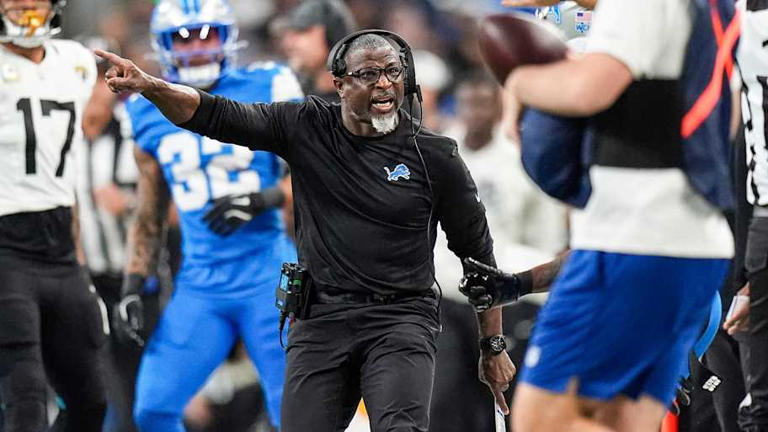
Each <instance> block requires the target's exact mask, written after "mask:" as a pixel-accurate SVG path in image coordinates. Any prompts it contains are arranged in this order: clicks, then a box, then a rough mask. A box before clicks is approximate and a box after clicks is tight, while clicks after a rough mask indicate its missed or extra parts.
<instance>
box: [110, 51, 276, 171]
mask: <svg viewBox="0 0 768 432" xmlns="http://www.w3.org/2000/svg"><path fill="white" fill-rule="evenodd" d="M95 53H96V55H98V56H100V57H102V58H104V59H106V60H108V61H109V62H110V63H112V67H111V68H110V69H109V70H108V71H107V73H106V74H105V78H106V81H107V85H108V86H109V88H110V90H112V91H113V92H115V93H121V92H136V93H141V94H142V96H144V97H145V98H147V100H149V101H150V102H152V103H153V104H154V105H155V106H156V107H157V108H158V109H159V110H160V112H161V113H162V114H163V115H164V116H165V117H166V118H168V120H170V121H171V122H173V123H174V124H176V125H178V126H179V127H182V128H184V129H187V130H190V131H192V132H195V133H198V134H200V135H205V136H207V137H210V138H213V139H216V140H218V141H221V142H226V143H232V144H238V145H243V146H246V147H248V148H250V149H252V150H265V151H273V152H275V153H277V154H279V155H281V156H283V157H284V158H285V155H284V152H283V151H281V150H283V149H282V148H281V145H282V144H283V141H284V140H283V138H284V136H283V134H282V129H281V127H280V122H279V121H278V120H277V118H276V117H277V115H278V114H277V108H275V107H274V106H273V105H271V104H244V103H240V102H236V101H233V100H230V99H226V98H222V97H214V96H211V95H209V94H207V93H205V92H201V91H198V90H195V89H193V88H192V87H187V86H184V85H180V84H172V83H169V82H166V81H163V80H161V79H159V78H155V77H153V76H151V75H149V74H147V73H145V72H144V71H142V70H141V69H139V68H138V67H137V66H136V65H135V64H134V63H133V62H132V61H130V60H128V59H124V58H122V57H120V56H117V55H115V54H112V53H109V52H105V51H101V50H96V51H95ZM275 105H276V106H285V103H280V104H275Z"/></svg>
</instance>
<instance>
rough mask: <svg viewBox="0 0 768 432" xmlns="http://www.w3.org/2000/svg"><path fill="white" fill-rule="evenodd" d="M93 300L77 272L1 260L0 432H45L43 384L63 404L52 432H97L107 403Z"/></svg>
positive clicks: (102, 338) (100, 331)
mask: <svg viewBox="0 0 768 432" xmlns="http://www.w3.org/2000/svg"><path fill="white" fill-rule="evenodd" d="M97 299H98V296H97V295H96V293H95V292H91V291H90V290H89V287H88V285H87V282H86V280H85V278H84V275H82V274H81V270H80V268H79V267H78V266H77V265H61V264H41V263H37V262H34V261H27V260H21V259H9V258H3V259H2V262H0V399H2V401H3V403H4V404H5V412H4V417H5V432H42V431H44V430H46V428H47V418H46V401H47V397H46V377H47V379H48V382H50V384H51V385H52V386H53V388H54V389H55V390H56V392H57V394H58V395H59V396H60V397H61V398H62V399H63V401H64V403H65V404H66V408H65V415H63V416H61V417H60V419H58V420H57V424H56V430H60V431H66V432H75V431H77V432H99V431H101V425H102V422H103V419H104V411H105V406H106V403H105V391H104V385H103V368H102V362H101V360H100V357H99V348H100V347H101V345H102V344H103V342H104V341H105V339H106V335H105V332H104V327H103V326H104V321H103V320H104V318H103V315H102V309H101V307H100V306H99V303H98V300H97ZM63 419H66V420H63ZM62 422H65V424H61V423H62Z"/></svg>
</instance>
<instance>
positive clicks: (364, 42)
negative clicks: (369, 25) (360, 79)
mask: <svg viewBox="0 0 768 432" xmlns="http://www.w3.org/2000/svg"><path fill="white" fill-rule="evenodd" d="M378 48H389V49H392V50H394V51H395V52H397V50H395V47H394V46H392V43H391V42H389V40H387V38H385V37H384V36H381V35H377V34H370V33H369V34H364V35H362V36H359V37H357V38H355V39H354V40H353V41H352V43H351V44H350V45H349V48H347V52H346V53H344V61H345V62H347V64H349V58H350V56H351V55H352V54H353V53H355V52H357V51H360V50H368V49H378ZM347 72H349V71H347Z"/></svg>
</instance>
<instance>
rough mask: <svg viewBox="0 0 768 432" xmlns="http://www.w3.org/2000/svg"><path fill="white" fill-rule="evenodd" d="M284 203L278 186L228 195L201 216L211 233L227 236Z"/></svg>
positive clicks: (218, 200) (217, 200)
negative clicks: (248, 192) (249, 192)
mask: <svg viewBox="0 0 768 432" xmlns="http://www.w3.org/2000/svg"><path fill="white" fill-rule="evenodd" d="M284 202H285V194H284V193H283V191H282V189H280V187H278V186H274V187H271V188H268V189H264V190H263V191H261V192H254V193H251V194H246V195H228V196H225V197H222V198H218V199H216V200H214V202H213V208H211V209H210V210H209V211H208V213H206V214H205V216H203V220H204V221H205V222H206V223H207V224H208V227H209V228H210V229H211V231H213V232H215V233H216V234H218V235H221V236H228V235H230V234H232V233H233V232H235V230H237V229H238V228H240V227H241V226H243V225H245V224H247V223H248V222H250V221H251V219H253V218H254V217H256V216H257V215H259V213H261V212H263V211H264V210H267V209H269V208H272V207H279V206H281V205H283V203H284Z"/></svg>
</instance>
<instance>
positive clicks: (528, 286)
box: [516, 270, 533, 297]
mask: <svg viewBox="0 0 768 432" xmlns="http://www.w3.org/2000/svg"><path fill="white" fill-rule="evenodd" d="M516 276H517V279H518V281H519V283H520V285H519V288H518V294H517V295H518V296H519V297H522V296H524V295H526V294H530V293H532V292H533V273H532V272H531V271H530V270H526V271H524V272H522V273H517V275H516Z"/></svg>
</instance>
